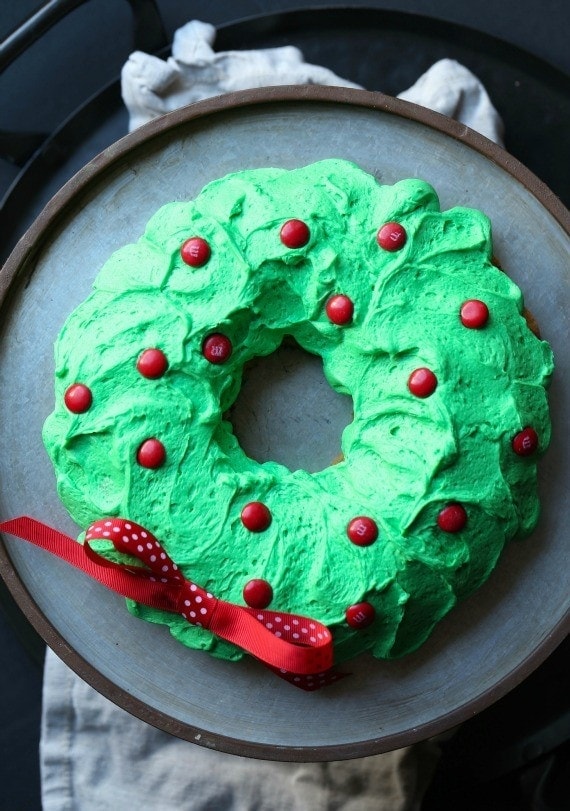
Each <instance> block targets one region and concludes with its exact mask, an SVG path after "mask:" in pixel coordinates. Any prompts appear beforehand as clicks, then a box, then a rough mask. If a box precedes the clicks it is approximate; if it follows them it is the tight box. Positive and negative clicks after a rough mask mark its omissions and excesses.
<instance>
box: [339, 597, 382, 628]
mask: <svg viewBox="0 0 570 811" xmlns="http://www.w3.org/2000/svg"><path fill="white" fill-rule="evenodd" d="M345 617H346V621H347V623H348V624H349V625H350V627H351V628H358V629H359V630H362V629H363V628H368V626H369V625H372V623H373V622H374V619H375V617H376V610H375V608H374V606H373V605H371V603H364V602H363V603H355V604H354V605H351V606H350V607H349V608H347V609H346V612H345Z"/></svg>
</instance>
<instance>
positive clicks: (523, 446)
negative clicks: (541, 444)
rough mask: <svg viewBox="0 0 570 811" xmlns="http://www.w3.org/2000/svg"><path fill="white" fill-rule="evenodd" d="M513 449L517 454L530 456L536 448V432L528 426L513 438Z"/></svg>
mask: <svg viewBox="0 0 570 811" xmlns="http://www.w3.org/2000/svg"><path fill="white" fill-rule="evenodd" d="M512 445H513V450H514V452H515V453H516V454H518V456H531V455H532V454H533V453H534V452H535V451H536V449H537V448H538V434H537V433H536V431H535V430H534V428H531V427H530V426H529V427H527V428H523V430H522V431H519V432H518V434H517V435H516V436H515V437H514V438H513V443H512Z"/></svg>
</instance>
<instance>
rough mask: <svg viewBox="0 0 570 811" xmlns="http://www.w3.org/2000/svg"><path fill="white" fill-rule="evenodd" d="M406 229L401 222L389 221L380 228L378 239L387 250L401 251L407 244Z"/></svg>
mask: <svg viewBox="0 0 570 811" xmlns="http://www.w3.org/2000/svg"><path fill="white" fill-rule="evenodd" d="M407 238H408V235H407V234H406V229H405V228H404V226H403V225H400V223H399V222H387V223H384V225H383V226H382V227H381V228H379V230H378V233H377V234H376V240H377V242H378V244H379V245H380V247H381V248H384V250H385V251H399V250H400V248H403V247H404V245H405V244H406V239H407Z"/></svg>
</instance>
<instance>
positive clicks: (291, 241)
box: [279, 220, 311, 248]
mask: <svg viewBox="0 0 570 811" xmlns="http://www.w3.org/2000/svg"><path fill="white" fill-rule="evenodd" d="M310 236H311V232H310V231H309V226H308V225H307V224H306V223H304V222H303V221H302V220H287V222H286V223H285V224H284V225H283V226H282V228H281V231H280V232H279V238H280V239H281V242H282V243H283V245H285V247H287V248H302V247H303V245H306V244H307V242H308V241H309V238H310Z"/></svg>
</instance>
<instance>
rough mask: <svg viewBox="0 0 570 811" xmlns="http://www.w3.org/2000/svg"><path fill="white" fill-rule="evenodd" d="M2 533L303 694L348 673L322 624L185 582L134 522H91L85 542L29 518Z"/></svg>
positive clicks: (1, 528) (3, 528)
mask: <svg viewBox="0 0 570 811" xmlns="http://www.w3.org/2000/svg"><path fill="white" fill-rule="evenodd" d="M0 531H2V532H6V533H9V534H10V535H14V536H16V537H18V538H21V539H23V540H25V541H29V542H30V543H33V544H35V545H36V546H39V547H40V548H42V549H45V550H46V551H48V552H51V553H52V554H54V555H56V556H57V557H60V558H62V559H63V560H65V561H67V562H68V563H70V564H71V565H72V566H75V567H76V568H78V569H81V570H82V571H83V572H85V573H86V574H88V575H89V576H90V577H93V578H94V579H95V580H98V581H99V582H100V583H103V585H105V586H107V588H109V589H111V590H112V591H115V592H117V593H118V594H121V595H122V596H123V597H128V598H130V599H131V600H135V601H136V602H138V603H142V604H143V605H147V606H150V607H151V608H158V609H161V610H163V611H170V612H173V613H176V614H180V615H181V616H182V617H184V619H186V620H187V621H188V622H190V623H192V624H194V625H197V626H201V627H203V628H207V629H208V630H209V631H211V632H212V633H214V634H216V636H219V637H222V638H223V639H226V640H228V642H232V643H233V644H234V645H238V646H239V647H240V648H242V649H243V650H245V651H247V652H248V653H250V654H251V655H252V656H254V657H256V658H257V659H259V660H261V661H262V662H263V663H264V664H265V665H267V666H268V667H269V668H270V669H271V670H272V671H273V672H274V673H276V674H277V675H278V676H280V677H281V678H283V679H285V680H286V681H288V682H290V683H291V684H293V685H295V686H296V687H300V688H301V689H303V690H309V691H310V690H318V689H319V688H320V687H323V686H325V685H327V684H331V683H332V682H334V681H338V680H339V679H341V678H343V677H344V676H345V675H347V674H345V673H339V672H337V671H335V670H333V667H332V664H333V642H332V636H331V633H330V631H329V630H328V628H327V627H326V626H325V625H323V624H322V623H320V622H317V621H316V620H312V619H310V618H308V617H301V616H297V615H295V614H288V613H285V612H280V611H268V610H266V609H257V608H250V607H249V606H240V605H235V604H233V603H229V602H226V601H225V600H219V599H218V598H216V597H214V595H213V594H210V592H208V591H206V590H205V589H203V588H201V587H200V586H198V585H197V584H196V583H193V582H192V581H191V580H186V579H185V578H184V576H183V575H182V573H181V572H180V571H179V569H178V567H177V565H176V564H175V563H174V562H173V561H172V560H171V559H170V557H169V556H168V555H167V553H166V552H165V551H164V549H163V547H162V545H161V544H160V542H159V541H157V539H156V538H155V537H154V536H153V535H152V534H151V533H150V532H149V531H148V530H146V529H145V528H144V527H141V526H140V525H139V524H135V523H134V522H132V521H127V520H125V519H123V518H107V519H103V520H101V521H97V522H96V523H94V524H92V525H91V526H90V527H89V529H88V530H87V532H86V535H85V541H84V543H83V545H82V544H78V543H77V542H76V541H75V540H74V539H73V538H70V537H68V536H67V535H64V534H63V533H61V532H59V531H58V530H56V529H53V528H52V527H49V526H47V525H46V524H43V523H42V522H40V521H36V520H35V519H33V518H30V517H28V516H21V517H20V518H14V519H13V520H11V521H5V522H4V523H0ZM96 539H102V540H107V541H111V542H112V543H113V545H114V546H115V548H116V549H118V550H119V551H120V552H124V553H127V554H129V555H131V556H134V557H136V558H138V559H139V560H140V561H141V563H142V564H143V565H142V566H139V565H138V564H134V565H131V564H127V563H115V562H113V561H110V560H107V559H106V558H104V557H102V556H101V555H100V554H99V553H98V552H96V551H95V550H94V549H93V548H92V546H91V542H92V541H93V540H96Z"/></svg>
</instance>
